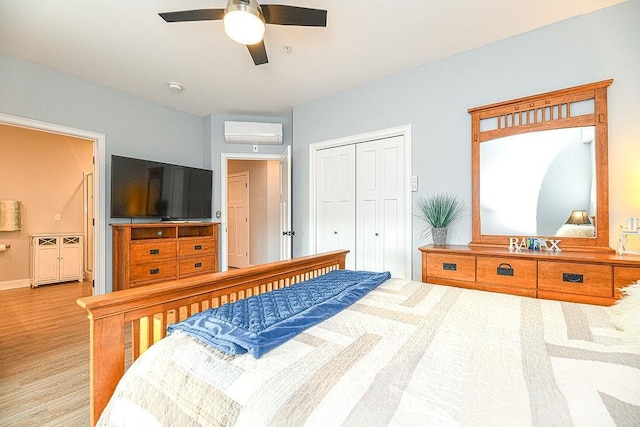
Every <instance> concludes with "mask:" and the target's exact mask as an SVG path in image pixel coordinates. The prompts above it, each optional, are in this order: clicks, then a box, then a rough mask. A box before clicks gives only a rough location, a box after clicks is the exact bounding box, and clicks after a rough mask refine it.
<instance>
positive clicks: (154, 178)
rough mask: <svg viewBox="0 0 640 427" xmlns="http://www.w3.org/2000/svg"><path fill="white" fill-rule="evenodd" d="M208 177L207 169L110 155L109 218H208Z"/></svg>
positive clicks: (210, 183) (209, 213)
mask: <svg viewBox="0 0 640 427" xmlns="http://www.w3.org/2000/svg"><path fill="white" fill-rule="evenodd" d="M212 177H213V173H212V171H211V170H208V169H199V168H193V167H187V166H180V165H172V164H168V163H161V162H153V161H149V160H142V159H133V158H130V157H122V156H116V155H112V156H111V217H112V218H162V219H167V220H172V219H174V220H188V219H204V218H211V199H212Z"/></svg>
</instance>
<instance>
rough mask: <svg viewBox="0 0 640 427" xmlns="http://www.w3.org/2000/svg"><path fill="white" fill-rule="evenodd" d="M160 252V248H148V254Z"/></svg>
mask: <svg viewBox="0 0 640 427" xmlns="http://www.w3.org/2000/svg"><path fill="white" fill-rule="evenodd" d="M159 253H160V249H149V255H158V254H159Z"/></svg>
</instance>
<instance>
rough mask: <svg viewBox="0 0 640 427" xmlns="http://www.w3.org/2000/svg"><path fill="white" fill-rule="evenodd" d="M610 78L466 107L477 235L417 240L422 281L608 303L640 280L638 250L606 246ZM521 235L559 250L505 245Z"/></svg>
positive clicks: (541, 296)
mask: <svg viewBox="0 0 640 427" xmlns="http://www.w3.org/2000/svg"><path fill="white" fill-rule="evenodd" d="M612 82H613V80H605V81H601V82H596V83H591V84H586V85H582V86H577V87H572V88H568V89H562V90H557V91H553V92H547V93H543V94H539V95H534V96H529V97H525V98H519V99H514V100H510V101H505V102H500V103H497V104H491V105H486V106H482V107H477V108H472V109H470V110H469V113H470V114H471V134H472V137H471V146H472V179H473V186H472V196H473V198H472V227H473V231H472V236H473V237H472V238H473V240H472V242H471V243H469V245H467V246H464V245H459V246H453V245H445V246H434V245H427V246H423V247H421V248H420V251H421V252H422V281H423V282H429V283H436V284H445V285H453V286H460V287H465V288H473V289H481V290H487V291H494V292H503V293H511V294H516V295H523V296H529V297H537V298H547V299H557V300H563V301H574V302H583V303H589V304H600V305H611V304H612V303H613V302H615V299H616V298H618V297H619V292H618V289H619V288H621V287H624V286H626V285H628V284H630V283H631V282H634V281H637V280H640V256H637V255H628V254H624V255H619V254H615V253H614V251H613V249H611V248H610V247H609V196H608V191H609V188H608V187H609V183H608V113H607V88H608V86H609V85H611V83H612ZM585 211H586V213H584V212H585ZM577 213H583V214H582V216H580V217H581V218H584V219H583V220H581V221H578V223H575V222H576V221H572V220H569V218H573V217H575V216H576V214H577ZM523 238H524V239H527V238H535V239H539V240H538V241H542V240H544V241H548V240H554V241H558V240H559V241H560V243H558V246H559V247H560V249H562V251H548V250H529V249H523V248H520V244H518V247H519V248H518V249H514V248H513V246H515V245H512V248H511V249H510V248H509V246H510V239H517V240H516V241H517V242H518V243H520V242H522V239H523ZM525 242H526V240H525Z"/></svg>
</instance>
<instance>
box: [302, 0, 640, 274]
mask: <svg viewBox="0 0 640 427" xmlns="http://www.w3.org/2000/svg"><path fill="white" fill-rule="evenodd" d="M442 42H444V43H446V40H443V41H442ZM336 72H339V71H336ZM639 75H640V0H630V1H628V2H626V3H622V4H620V5H617V6H613V7H610V8H607V9H603V10H600V11H597V12H594V13H591V14H588V15H583V16H580V17H577V18H574V19H570V20H567V21H564V22H561V23H558V24H555V25H551V26H547V27H544V28H541V29H539V30H535V31H532V32H529V33H526V34H523V35H520V36H517V37H512V38H509V39H507V40H504V41H500V42H496V43H493V44H491V45H488V46H485V47H481V48H478V49H475V50H472V51H469V52H466V53H463V54H460V55H457V56H455V57H452V58H448V59H445V60H442V61H439V62H436V63H433V64H430V65H426V66H423V67H420V68H417V69H414V70H411V71H408V72H405V73H402V74H399V75H395V76H392V77H389V78H386V79H383V80H380V81H377V82H374V83H371V84H368V85H366V86H363V87H359V88H355V89H351V90H348V91H345V92H342V93H339V94H336V95H333V96H329V97H326V98H323V99H319V100H316V101H313V102H309V103H307V104H303V105H299V106H297V107H295V108H294V110H293V132H294V144H293V159H294V162H293V180H294V182H295V186H294V194H293V199H294V200H293V211H294V215H293V222H294V224H293V228H294V230H295V231H296V235H295V237H294V255H295V256H300V255H304V254H307V253H308V243H307V242H308V240H309V232H310V230H309V227H308V218H309V197H308V193H309V177H308V168H309V160H308V157H309V156H308V151H309V144H311V143H313V142H318V141H325V140H329V139H334V138H339V137H345V136H349V135H355V134H360V133H364V132H369V131H373V130H377V129H384V128H390V127H395V126H400V125H404V124H411V125H413V147H412V153H413V165H412V169H413V172H412V173H413V175H417V176H418V178H419V191H418V193H414V197H415V196H419V195H424V194H427V193H433V192H452V193H455V194H457V195H459V196H460V197H461V198H462V199H463V200H464V201H465V203H466V204H467V207H468V209H467V212H468V213H469V214H468V215H467V216H466V217H465V218H463V220H461V221H459V222H458V223H456V225H454V226H453V230H452V231H453V233H451V234H452V236H451V237H450V239H449V243H453V244H456V243H459V244H466V243H468V242H469V241H470V240H471V215H470V205H471V143H470V134H471V124H470V116H469V114H468V113H467V110H468V109H469V108H472V107H476V106H480V105H485V104H490V103H494V102H500V101H503V100H508V99H513V98H518V97H523V96H527V95H533V94H536V93H540V92H546V91H551V90H556V89H561V88H565V87H570V86H575V85H580V84H585V83H590V82H594V81H599V80H605V79H609V78H613V79H615V81H614V83H613V85H612V86H611V87H610V88H609V113H610V114H609V166H610V194H609V195H610V220H611V221H610V229H611V232H610V234H611V239H610V240H611V242H612V245H615V240H616V238H617V234H616V230H617V228H616V227H617V224H618V223H622V222H623V221H624V218H625V217H628V216H637V215H638V214H639V213H640V172H635V171H636V170H638V169H639V168H638V163H637V159H640V144H638V138H640V120H638V117H640V78H638V76H639ZM630 157H631V158H633V159H636V160H635V161H632V160H629V159H630ZM513 179H518V176H517V174H516V175H514V177H513ZM632 194H639V196H636V197H635V198H634V197H633V196H631V195H632ZM417 227H418V225H417V224H416V223H415V221H414V227H413V229H414V236H413V247H414V248H416V249H415V251H414V253H413V277H414V278H416V279H417V278H419V277H420V257H419V252H418V250H417V248H418V247H419V246H421V245H423V244H425V243H429V242H426V241H421V240H420V239H419V238H418V235H417Z"/></svg>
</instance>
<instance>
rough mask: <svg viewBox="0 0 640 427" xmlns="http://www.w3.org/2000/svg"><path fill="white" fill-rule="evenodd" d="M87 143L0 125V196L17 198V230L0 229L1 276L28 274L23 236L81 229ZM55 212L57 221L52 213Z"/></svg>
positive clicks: (89, 157)
mask: <svg viewBox="0 0 640 427" xmlns="http://www.w3.org/2000/svg"><path fill="white" fill-rule="evenodd" d="M92 157H93V143H92V142H91V141H87V140H84V139H79V138H71V137H68V136H61V135H56V134H51V133H46V132H41V131H34V130H30V129H23V128H20V127H15V126H8V125H0V200H20V201H21V202H22V230H21V231H11V232H7V231H0V244H10V245H11V249H9V250H7V251H6V252H0V285H1V284H2V282H8V281H16V280H24V279H28V278H29V236H30V235H31V234H38V233H66V232H73V233H78V232H80V233H81V232H82V231H83V221H84V219H83V210H84V202H83V173H84V172H91V171H93V164H92ZM56 213H59V214H60V221H55V220H54V215H55V214H56Z"/></svg>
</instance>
